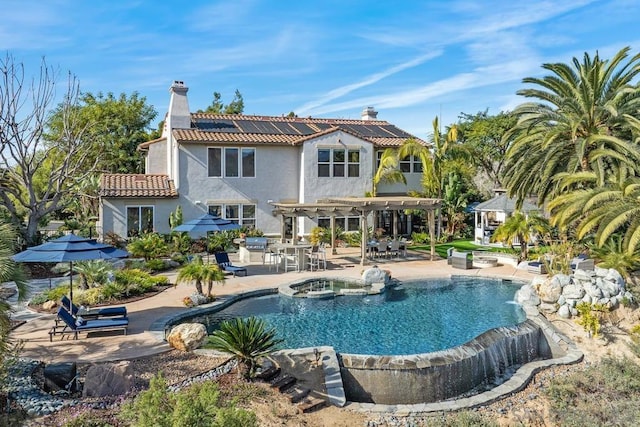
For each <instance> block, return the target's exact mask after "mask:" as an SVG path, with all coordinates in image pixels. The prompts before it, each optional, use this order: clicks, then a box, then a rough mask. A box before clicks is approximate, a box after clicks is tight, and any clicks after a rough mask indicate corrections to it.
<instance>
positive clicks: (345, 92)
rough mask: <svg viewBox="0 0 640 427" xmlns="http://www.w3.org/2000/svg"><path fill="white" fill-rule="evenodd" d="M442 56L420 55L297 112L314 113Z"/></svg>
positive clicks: (340, 89)
mask: <svg viewBox="0 0 640 427" xmlns="http://www.w3.org/2000/svg"><path fill="white" fill-rule="evenodd" d="M441 54H442V51H433V52H429V53H428V54H425V55H420V56H418V57H416V58H413V59H411V60H409V61H407V62H404V63H402V64H398V65H395V66H393V67H390V68H388V69H386V70H384V71H381V72H379V73H375V74H372V75H370V76H368V77H367V78H365V79H363V80H360V81H358V82H355V83H352V84H349V85H345V86H341V87H338V88H336V89H333V90H331V91H329V92H328V93H326V94H325V95H323V96H321V97H320V98H318V99H316V100H314V101H311V102H308V103H306V104H304V105H302V106H301V107H299V108H297V109H296V110H295V111H296V112H297V113H298V114H300V115H306V114H307V113H308V112H309V111H312V110H313V109H315V108H317V107H319V106H321V105H324V104H326V103H327V102H330V101H333V100H334V99H337V98H340V97H342V96H345V95H348V94H350V93H351V92H353V91H355V90H357V89H360V88H363V87H366V86H370V85H372V84H374V83H377V82H379V81H380V80H382V79H385V78H387V77H389V76H392V75H394V74H397V73H399V72H401V71H404V70H406V69H409V68H413V67H415V66H418V65H421V64H423V63H425V62H426V61H428V60H430V59H433V58H436V57H438V56H440V55H441Z"/></svg>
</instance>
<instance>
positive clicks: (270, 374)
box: [256, 365, 280, 381]
mask: <svg viewBox="0 0 640 427" xmlns="http://www.w3.org/2000/svg"><path fill="white" fill-rule="evenodd" d="M278 375H280V368H278V367H277V366H273V365H272V366H269V367H268V368H267V369H265V370H263V371H261V372H260V373H258V374H256V378H258V379H260V380H263V381H271V380H272V379H274V378H275V377H277V376H278Z"/></svg>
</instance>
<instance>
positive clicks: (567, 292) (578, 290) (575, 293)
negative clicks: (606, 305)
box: [562, 285, 584, 299]
mask: <svg viewBox="0 0 640 427" xmlns="http://www.w3.org/2000/svg"><path fill="white" fill-rule="evenodd" d="M562 295H564V297H565V298H567V299H580V298H582V297H584V289H583V288H582V286H580V285H567V286H565V287H564V288H562Z"/></svg>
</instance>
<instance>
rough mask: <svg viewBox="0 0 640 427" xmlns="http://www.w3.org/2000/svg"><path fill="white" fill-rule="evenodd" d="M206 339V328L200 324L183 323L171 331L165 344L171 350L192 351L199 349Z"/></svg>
mask: <svg viewBox="0 0 640 427" xmlns="http://www.w3.org/2000/svg"><path fill="white" fill-rule="evenodd" d="M206 337H207V328H206V327H205V326H204V325H203V324H202V323H183V324H181V325H178V326H176V327H174V328H173V329H171V332H169V335H167V342H168V343H169V345H170V346H171V347H173V348H176V349H178V350H182V351H192V350H195V349H196V348H198V347H200V346H201V345H202V343H203V342H204V340H205V338H206Z"/></svg>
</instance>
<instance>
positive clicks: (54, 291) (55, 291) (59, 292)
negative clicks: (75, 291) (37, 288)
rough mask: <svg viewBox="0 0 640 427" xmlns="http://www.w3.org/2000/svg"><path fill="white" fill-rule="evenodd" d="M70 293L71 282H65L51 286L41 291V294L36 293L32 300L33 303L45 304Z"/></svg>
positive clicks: (58, 299)
mask: <svg viewBox="0 0 640 427" xmlns="http://www.w3.org/2000/svg"><path fill="white" fill-rule="evenodd" d="M68 293H69V283H67V282H64V283H61V284H60V285H58V286H56V287H55V288H51V289H49V290H46V291H44V292H40V293H39V294H36V295H34V297H33V298H31V300H30V302H29V303H30V304H31V305H40V304H44V303H45V302H47V301H60V298H62V297H63V296H64V295H67V294H68Z"/></svg>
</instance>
